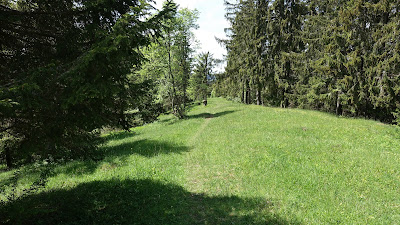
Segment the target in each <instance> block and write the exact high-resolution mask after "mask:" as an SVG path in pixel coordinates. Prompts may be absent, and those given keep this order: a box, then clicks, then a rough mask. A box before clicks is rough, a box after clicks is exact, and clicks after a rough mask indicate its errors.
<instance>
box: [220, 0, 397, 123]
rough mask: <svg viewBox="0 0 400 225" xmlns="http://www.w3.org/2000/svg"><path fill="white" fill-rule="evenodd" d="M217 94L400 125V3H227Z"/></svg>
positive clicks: (385, 0)
mask: <svg viewBox="0 0 400 225" xmlns="http://www.w3.org/2000/svg"><path fill="white" fill-rule="evenodd" d="M226 5H227V14H226V17H227V19H228V20H229V21H230V24H231V27H230V28H229V29H227V31H226V32H227V34H228V36H229V37H228V39H227V40H221V42H222V43H223V44H225V46H226V48H227V50H228V55H227V67H226V71H225V73H223V74H221V75H219V76H218V79H217V84H216V86H215V87H214V91H215V93H216V94H217V95H220V96H225V97H229V98H233V99H237V100H240V101H241V102H243V103H247V104H258V105H267V106H278V107H300V108H306V109H317V110H322V111H326V112H331V113H336V114H337V115H346V116H356V117H366V118H373V119H377V120H381V121H384V122H388V123H391V122H395V121H397V122H398V121H399V119H400V117H399V112H400V111H399V107H400V55H399V53H400V2H399V1H394V0H393V1H391V0H307V1H300V0H275V1H271V0H254V1H247V0H241V1H237V2H236V3H235V1H229V2H226Z"/></svg>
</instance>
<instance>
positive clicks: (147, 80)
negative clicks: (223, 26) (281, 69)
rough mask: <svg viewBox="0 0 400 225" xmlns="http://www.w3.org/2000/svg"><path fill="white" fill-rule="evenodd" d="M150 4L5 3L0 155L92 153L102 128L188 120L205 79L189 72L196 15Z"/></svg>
mask: <svg viewBox="0 0 400 225" xmlns="http://www.w3.org/2000/svg"><path fill="white" fill-rule="evenodd" d="M152 4H153V1H150V0H117V1H110V0H94V1H82V0H52V1H48V0H0V141H1V143H0V161H3V162H6V164H7V166H8V167H12V166H15V165H20V164H23V163H29V162H34V161H38V160H39V161H40V160H46V159H54V160H56V159H62V160H66V159H73V158H77V157H89V156H91V154H92V153H93V152H94V151H95V150H96V149H97V147H98V146H99V143H101V141H102V140H103V139H102V138H100V133H101V130H102V129H103V128H120V129H125V130H129V129H130V128H131V127H134V126H137V125H141V124H144V123H148V122H152V121H154V120H156V119H157V117H158V116H159V115H160V113H162V112H166V111H168V110H171V111H172V112H173V113H174V114H175V115H177V116H178V117H180V118H183V117H184V115H185V109H186V107H187V103H188V101H189V100H190V99H194V96H191V97H188V93H191V94H190V95H193V94H194V93H198V91H197V88H203V86H204V84H207V82H208V81H207V78H206V79H205V80H204V79H201V82H200V83H197V80H196V82H192V81H193V80H194V79H195V78H191V77H192V73H193V74H196V75H194V77H195V76H197V75H198V76H200V74H199V73H200V72H193V69H192V67H193V66H194V65H195V64H196V60H195V56H194V46H192V44H193V40H194V37H193V34H192V32H191V30H192V29H194V28H196V26H197V25H196V20H197V13H196V12H195V11H190V10H186V9H181V10H179V11H178V10H177V7H178V6H177V5H176V4H175V3H174V2H173V1H166V2H165V3H164V5H163V8H162V9H161V10H156V9H155V8H154V6H153V5H152ZM200 58H201V57H200ZM200 58H199V60H200ZM196 65H197V66H198V67H201V65H200V64H198V63H197V64H196ZM198 70H199V71H200V70H201V69H198ZM196 71H197V70H196ZM206 76H207V75H206ZM188 90H191V92H190V91H188ZM194 95H195V96H197V94H194Z"/></svg>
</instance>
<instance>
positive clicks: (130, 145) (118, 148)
mask: <svg viewBox="0 0 400 225" xmlns="http://www.w3.org/2000/svg"><path fill="white" fill-rule="evenodd" d="M189 150H190V148H189V147H187V146H179V145H176V144H173V143H169V142H162V141H155V140H147V139H143V140H138V141H133V142H126V143H122V144H119V145H115V146H106V147H103V148H102V151H104V154H105V156H106V157H107V156H111V157H124V156H130V155H132V154H138V155H142V156H145V157H154V156H157V155H160V154H171V153H182V152H187V151H189Z"/></svg>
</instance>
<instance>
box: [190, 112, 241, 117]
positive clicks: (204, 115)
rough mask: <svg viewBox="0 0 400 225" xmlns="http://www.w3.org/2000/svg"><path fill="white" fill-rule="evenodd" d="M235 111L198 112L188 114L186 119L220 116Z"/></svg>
mask: <svg viewBox="0 0 400 225" xmlns="http://www.w3.org/2000/svg"><path fill="white" fill-rule="evenodd" d="M234 112H236V111H223V112H219V113H214V114H212V113H200V114H195V115H189V116H188V117H187V118H188V119H198V118H204V119H207V118H216V117H221V116H225V115H228V114H231V113H234Z"/></svg>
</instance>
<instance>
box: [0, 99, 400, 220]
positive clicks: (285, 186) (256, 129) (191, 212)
mask: <svg viewBox="0 0 400 225" xmlns="http://www.w3.org/2000/svg"><path fill="white" fill-rule="evenodd" d="M104 138H105V139H106V140H107V142H106V144H104V145H102V146H101V147H100V149H99V154H100V153H101V155H102V157H101V159H99V160H96V161H94V160H86V161H69V162H63V163H57V164H52V163H49V164H47V165H44V164H40V165H39V164H36V165H29V166H24V167H21V168H19V169H14V170H5V169H4V167H5V166H3V167H1V168H0V201H1V202H2V204H1V206H0V223H3V224H400V130H399V129H398V128H397V127H395V126H390V125H385V124H382V123H379V122H377V121H372V120H364V119H353V118H340V117H336V116H333V115H330V114H326V113H321V112H316V111H309V110H300V109H281V108H269V107H261V106H255V105H243V104H239V103H233V102H229V101H226V100H224V99H221V98H213V99H210V100H209V105H208V106H206V107H205V106H202V105H196V106H194V107H192V108H191V109H190V111H189V112H188V118H187V119H185V120H177V119H175V118H174V117H173V116H172V115H163V116H161V117H160V119H159V121H157V122H155V123H153V124H149V125H145V126H143V127H137V128H134V129H132V132H129V133H128V132H120V133H112V134H109V135H106V136H105V137H104Z"/></svg>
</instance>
